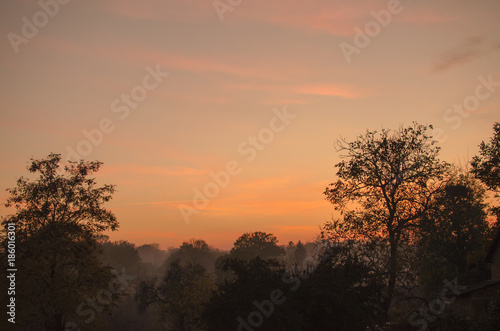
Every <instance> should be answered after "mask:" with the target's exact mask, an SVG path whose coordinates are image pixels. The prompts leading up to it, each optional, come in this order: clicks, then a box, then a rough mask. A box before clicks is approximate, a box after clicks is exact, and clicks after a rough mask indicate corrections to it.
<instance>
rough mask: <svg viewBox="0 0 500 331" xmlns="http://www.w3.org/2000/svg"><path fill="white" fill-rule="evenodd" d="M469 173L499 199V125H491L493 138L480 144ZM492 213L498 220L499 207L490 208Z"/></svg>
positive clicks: (499, 217) (497, 123)
mask: <svg viewBox="0 0 500 331" xmlns="http://www.w3.org/2000/svg"><path fill="white" fill-rule="evenodd" d="M471 166H472V169H471V172H472V173H473V174H474V175H475V176H476V178H478V179H479V180H481V181H482V182H483V183H484V184H485V185H486V186H488V188H489V189H490V190H492V191H493V192H495V195H496V197H497V198H498V197H500V123H499V122H496V123H495V124H494V125H493V137H491V139H490V142H489V143H485V142H484V141H483V142H481V144H480V145H479V156H474V158H473V159H472V162H471ZM492 211H493V213H494V214H495V215H496V216H497V225H499V224H498V219H500V207H494V208H492Z"/></svg>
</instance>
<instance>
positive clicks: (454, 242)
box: [418, 174, 491, 290]
mask: <svg viewBox="0 0 500 331" xmlns="http://www.w3.org/2000/svg"><path fill="white" fill-rule="evenodd" d="M488 231H489V226H488V222H487V213H486V204H485V202H484V190H483V189H482V188H481V187H480V186H479V185H478V184H477V183H476V181H475V180H474V179H473V178H469V177H468V176H467V175H466V174H459V175H458V176H456V178H452V179H451V180H450V181H448V182H447V184H446V186H445V187H444V188H443V189H442V190H441V191H440V192H439V193H438V194H437V195H436V196H435V197H434V198H433V201H432V207H431V208H430V209H429V211H428V213H427V214H426V215H425V217H423V219H422V221H421V228H420V233H419V239H418V248H419V254H418V256H419V258H420V259H419V262H420V263H419V264H420V267H422V268H423V269H422V270H421V272H420V274H421V281H422V283H423V285H424V286H426V287H428V290H436V289H437V288H438V287H439V286H441V285H442V282H441V280H442V279H444V278H452V277H455V276H456V275H459V274H463V273H464V272H466V271H467V270H468V269H469V267H470V266H471V265H475V266H477V265H479V264H480V263H481V262H482V260H483V259H484V256H485V255H486V250H485V248H487V247H488V246H489V240H490V239H491V238H489V237H488ZM432 284H434V285H432Z"/></svg>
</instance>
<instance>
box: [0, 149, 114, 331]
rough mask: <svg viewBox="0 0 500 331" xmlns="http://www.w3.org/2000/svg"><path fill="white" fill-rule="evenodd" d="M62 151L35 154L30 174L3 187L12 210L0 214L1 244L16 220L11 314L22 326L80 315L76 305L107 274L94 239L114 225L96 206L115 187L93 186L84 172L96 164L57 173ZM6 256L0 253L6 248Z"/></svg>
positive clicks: (57, 323)
mask: <svg viewBox="0 0 500 331" xmlns="http://www.w3.org/2000/svg"><path fill="white" fill-rule="evenodd" d="M60 160H61V157H60V155H58V154H50V155H49V156H48V157H47V158H46V159H42V160H33V159H32V161H31V165H30V166H29V167H28V170H29V172H31V173H34V174H37V173H38V175H39V176H38V178H36V179H34V180H29V179H27V178H24V177H21V178H20V179H19V180H18V181H17V186H16V187H15V188H12V189H8V190H7V191H8V192H9V193H10V197H9V198H8V200H7V203H6V206H7V207H14V208H15V211H16V212H15V214H13V215H10V216H8V217H6V218H3V219H2V226H3V228H4V229H3V233H2V247H3V248H4V251H5V248H6V237H5V234H6V232H7V225H8V224H9V223H13V224H15V233H16V268H17V269H18V270H20V271H21V270H22V272H19V273H18V274H17V276H16V277H17V280H16V281H17V282H18V284H22V286H18V287H17V289H16V300H18V307H22V309H18V316H17V320H18V321H19V323H18V324H19V325H20V326H21V327H25V328H28V329H40V328H45V329H46V330H62V329H63V327H64V324H65V322H66V321H68V320H70V319H78V318H79V319H81V317H80V316H77V314H76V310H77V306H78V305H79V304H80V303H82V302H84V301H85V300H86V299H87V298H88V296H93V295H96V293H97V292H98V291H99V290H100V289H103V288H107V287H108V283H109V282H110V281H111V280H112V279H113V275H112V274H111V272H110V270H109V269H108V268H106V267H104V266H102V263H101V261H100V258H99V252H98V249H97V242H96V239H97V238H99V236H100V235H101V233H102V232H103V231H104V230H108V229H111V230H114V229H116V228H117V227H118V222H117V220H116V218H115V216H114V215H113V214H112V213H111V212H110V211H108V210H106V209H104V208H103V207H102V205H103V204H104V203H105V202H107V201H109V200H110V199H111V196H112V194H113V193H114V187H113V186H112V185H104V186H102V187H97V186H96V182H95V179H93V178H89V175H91V174H92V173H94V172H96V171H98V170H99V168H100V166H101V164H102V163H100V162H85V161H83V160H82V161H80V162H78V163H76V162H73V163H70V164H69V165H67V166H65V167H64V172H63V173H61V172H60V171H59V167H60V166H59V163H60ZM4 255H5V254H4Z"/></svg>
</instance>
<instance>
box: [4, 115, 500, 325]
mask: <svg viewBox="0 0 500 331" xmlns="http://www.w3.org/2000/svg"><path fill="white" fill-rule="evenodd" d="M431 131H432V126H430V125H429V126H427V125H421V124H418V123H413V124H412V125H410V126H407V127H405V126H401V127H400V128H397V129H394V130H388V129H382V130H380V131H366V132H364V133H361V134H360V135H359V136H358V137H356V138H355V139H354V140H352V141H347V140H339V141H337V145H336V146H337V152H338V153H339V156H340V162H339V163H337V164H336V165H335V168H336V177H335V178H332V183H331V184H330V185H328V186H327V187H325V188H324V195H325V199H327V200H328V201H329V202H331V203H332V208H333V209H334V210H335V211H336V212H335V215H337V216H335V217H333V218H332V219H331V220H329V221H327V222H326V223H325V224H324V225H323V226H322V228H321V231H319V232H320V233H318V236H317V238H316V239H315V240H313V241H311V242H301V241H298V242H289V243H279V242H278V240H277V238H276V236H275V235H274V234H271V233H266V232H252V233H243V234H241V236H240V237H239V238H235V242H234V245H233V247H232V248H231V249H230V250H229V251H223V250H220V249H217V248H215V247H213V246H211V245H210V244H209V243H207V242H205V241H204V240H203V239H191V240H188V241H186V242H183V243H182V245H180V246H179V247H177V248H171V249H169V250H166V251H165V250H162V249H160V246H159V244H157V243H156V244H153V243H152V244H148V245H142V246H137V245H135V244H134V243H130V242H127V241H114V242H113V241H110V240H109V238H108V237H107V236H105V235H104V232H105V231H108V230H117V229H118V226H119V220H118V219H117V218H116V216H115V215H114V214H113V213H112V212H111V211H110V210H109V209H106V203H107V202H108V201H109V200H110V199H112V197H113V194H114V192H115V186H114V185H100V184H98V183H97V181H96V180H95V178H93V174H95V173H96V172H98V171H99V169H100V167H101V166H102V163H101V162H98V161H85V160H81V161H79V162H69V163H68V164H65V165H63V164H62V162H61V155H59V154H50V155H48V156H47V157H46V158H44V159H40V160H35V159H32V160H31V163H30V165H29V167H28V171H29V173H30V174H29V176H28V177H21V178H20V179H19V180H18V181H17V183H16V185H15V186H14V187H13V188H11V189H8V190H7V191H8V193H9V198H8V200H7V202H6V206H7V207H11V208H12V210H13V211H14V213H13V214H12V215H10V216H7V217H3V218H2V232H1V237H0V241H1V248H0V254H1V258H2V261H3V265H4V266H5V267H3V268H2V269H1V271H0V272H1V273H2V275H1V279H2V280H1V283H2V297H3V298H4V301H3V302H4V303H3V307H4V309H5V312H4V313H3V314H4V317H3V318H2V322H1V324H0V329H2V330H10V329H12V330H51V331H59V330H120V331H126V330H185V331H187V330H189V331H195V330H214V331H215V330H217V331H220V330H238V331H253V330H273V331H276V330H287V331H290V330H291V331H293V330H426V329H430V330H498V327H499V325H500V286H499V285H498V284H499V283H500V280H495V279H493V277H492V272H491V271H492V264H494V263H496V262H495V261H497V260H494V259H495V258H497V257H500V255H499V254H500V251H499V250H496V251H495V252H497V253H495V254H496V255H494V256H493V258H489V259H486V257H487V256H490V257H491V256H492V255H491V254H493V253H491V252H493V250H494V249H495V246H494V244H495V243H496V245H498V244H499V242H500V239H498V238H499V234H498V233H499V221H498V219H499V217H500V207H499V205H498V202H499V198H500V195H499V194H500V123H495V124H494V125H493V133H492V135H491V138H490V139H489V140H488V141H486V142H478V145H479V153H478V155H476V156H474V157H473V158H472V160H471V161H470V163H469V164H468V165H467V166H465V167H463V166H462V167H459V166H456V165H453V164H449V163H447V162H444V161H442V160H440V159H439V153H440V147H439V146H438V142H437V141H436V140H434V139H433V137H432V135H431V134H430V132H431ZM491 259H493V260H491ZM490 260H491V261H490ZM492 261H493V262H492ZM10 269H12V270H15V271H9V270H10ZM478 284H486V285H488V287H487V289H488V292H487V293H486V292H485V293H486V294H484V295H482V298H483V299H482V300H483V301H481V302H480V303H479V302H476V301H474V302H472V301H470V300H469V301H468V296H467V295H465V294H466V293H470V291H472V290H474V289H477V288H479V286H478ZM481 286H485V285H481ZM484 288H486V287H484ZM485 298H486V299H485ZM9 305H10V306H9ZM11 308H12V309H11ZM6 312H7V314H5V313H6ZM9 312H11V314H10V315H9ZM14 322H15V323H14Z"/></svg>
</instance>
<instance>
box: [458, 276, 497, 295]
mask: <svg viewBox="0 0 500 331" xmlns="http://www.w3.org/2000/svg"><path fill="white" fill-rule="evenodd" d="M498 284H500V280H498V279H495V280H491V279H490V280H486V281H484V282H481V283H477V284H474V285H472V286H469V287H467V289H465V290H464V291H463V292H460V294H459V295H458V296H464V295H466V294H469V293H472V292H475V291H478V290H480V289H483V288H485V287H490V286H495V285H498Z"/></svg>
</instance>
